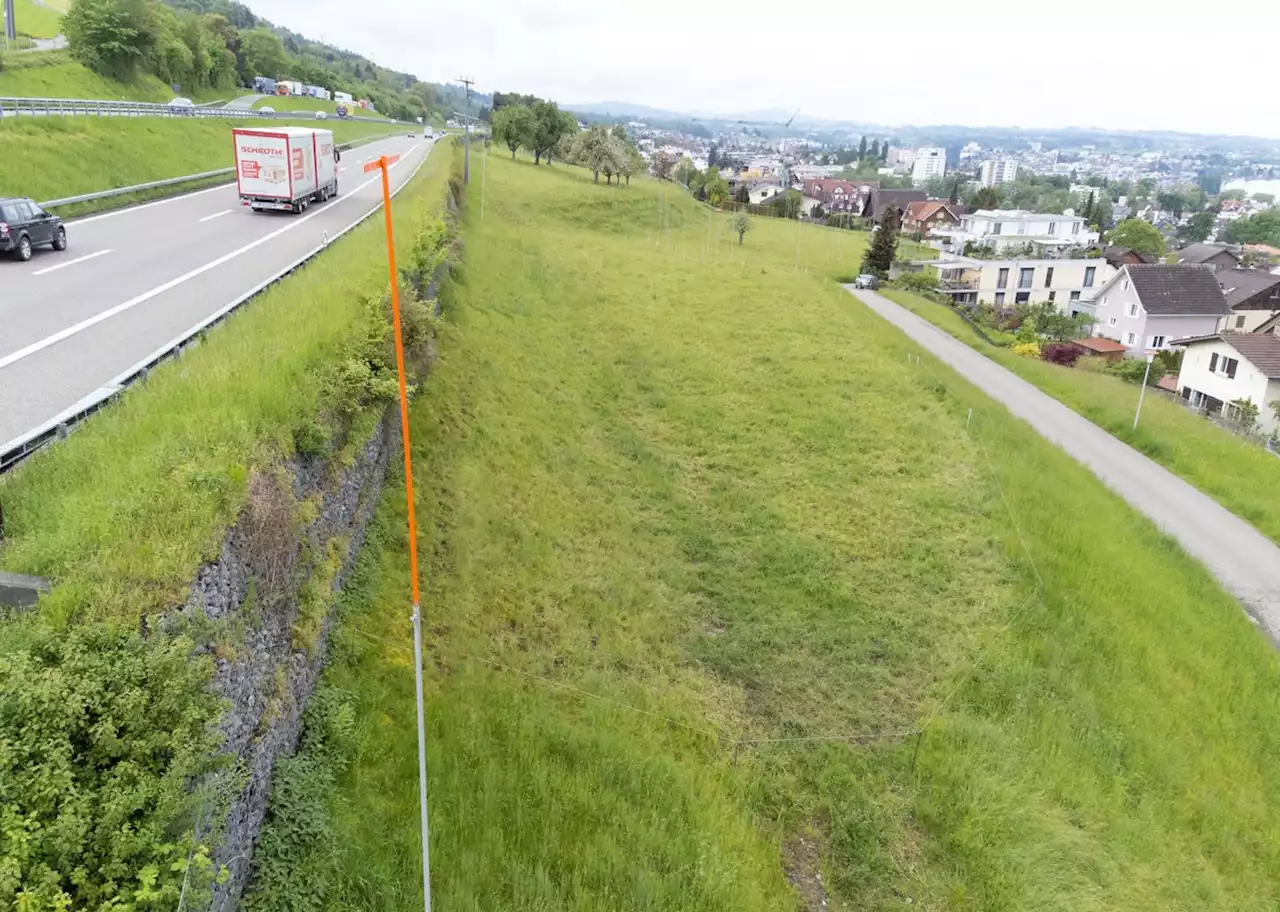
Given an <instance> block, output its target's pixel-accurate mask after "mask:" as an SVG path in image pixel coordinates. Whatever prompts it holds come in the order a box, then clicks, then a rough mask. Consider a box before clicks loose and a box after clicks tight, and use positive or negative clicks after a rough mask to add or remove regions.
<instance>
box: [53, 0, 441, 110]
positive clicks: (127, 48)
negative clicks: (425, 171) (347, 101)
mask: <svg viewBox="0 0 1280 912" xmlns="http://www.w3.org/2000/svg"><path fill="white" fill-rule="evenodd" d="M63 32H64V33H65V34H66V36H67V42H68V45H69V47H70V49H71V53H72V55H73V56H74V57H75V58H76V59H77V60H79V61H80V62H81V63H83V64H84V65H85V66H87V67H89V69H91V70H94V71H95V72H97V73H100V74H102V75H104V76H107V77H109V78H112V79H115V80H118V81H120V82H133V81H135V80H136V79H137V78H138V77H139V76H140V75H144V74H146V75H152V76H156V77H158V78H159V79H160V80H161V81H163V82H166V83H169V84H172V85H177V86H180V87H181V91H183V92H185V93H188V94H196V93H199V92H201V91H231V90H233V89H235V88H237V87H247V86H251V85H253V80H254V77H256V76H266V77H269V78H271V79H292V80H296V81H298V82H302V83H305V84H307V85H319V86H323V87H324V88H326V89H329V90H331V91H344V92H349V93H350V94H351V95H352V96H353V97H357V98H367V99H368V100H369V101H371V102H372V103H373V105H374V107H375V108H377V110H379V111H381V112H382V113H384V114H387V115H389V116H391V117H395V118H398V119H403V120H413V119H415V118H417V117H422V118H424V119H432V118H435V119H439V118H442V117H445V116H448V115H449V114H451V112H452V111H453V110H454V108H455V107H457V108H459V109H460V108H461V105H462V104H463V103H464V99H463V98H462V97H461V90H460V89H457V88H456V87H454V86H437V85H433V84H431V83H425V82H421V81H419V80H418V79H417V77H415V76H413V75H411V74H408V73H399V72H396V71H394V70H388V69H385V68H383V67H379V66H377V65H375V64H373V63H372V62H370V61H369V60H367V59H365V58H364V57H361V56H360V55H358V54H354V53H351V52H349V51H343V50H340V49H338V48H334V47H331V46H329V45H327V44H322V43H320V42H316V41H311V40H309V39H307V38H305V37H303V36H301V35H298V34H296V33H294V32H291V31H289V30H288V29H283V28H279V27H276V26H273V25H272V24H271V23H270V22H268V21H267V20H265V19H261V18H259V17H257V16H256V15H254V13H253V12H252V11H251V10H250V9H249V8H248V7H246V6H244V5H243V4H240V3H235V2H230V0H171V4H165V3H161V2H159V0H72V3H71V8H70V9H69V10H68V12H67V14H66V16H65V17H64V19H63ZM455 95H456V96H458V97H454V96H455Z"/></svg>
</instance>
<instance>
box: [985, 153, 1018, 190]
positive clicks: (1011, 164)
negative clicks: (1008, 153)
mask: <svg viewBox="0 0 1280 912" xmlns="http://www.w3.org/2000/svg"><path fill="white" fill-rule="evenodd" d="M1017 177H1018V162H1017V159H1013V158H989V159H987V160H986V161H984V162H983V163H982V167H981V168H979V170H978V181H979V183H981V184H982V186H984V187H995V186H997V185H998V184H1008V183H1010V182H1012V181H1014V180H1016V179H1017Z"/></svg>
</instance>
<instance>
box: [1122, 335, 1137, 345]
mask: <svg viewBox="0 0 1280 912" xmlns="http://www.w3.org/2000/svg"><path fill="white" fill-rule="evenodd" d="M1124 344H1125V345H1137V344H1138V337H1137V336H1135V335H1134V334H1133V333H1125V334H1124Z"/></svg>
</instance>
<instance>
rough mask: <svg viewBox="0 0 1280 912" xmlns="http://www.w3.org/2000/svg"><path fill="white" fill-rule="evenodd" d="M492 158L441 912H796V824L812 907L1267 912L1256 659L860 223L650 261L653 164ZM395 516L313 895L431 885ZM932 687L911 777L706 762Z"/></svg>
mask: <svg viewBox="0 0 1280 912" xmlns="http://www.w3.org/2000/svg"><path fill="white" fill-rule="evenodd" d="M488 169H489V173H488V175H487V182H488V187H487V202H486V216H485V218H484V219H483V220H480V219H479V218H478V217H477V209H478V207H477V206H476V202H477V200H476V199H475V191H476V189H477V188H476V186H475V184H474V183H473V185H472V194H473V195H472V202H471V209H470V212H471V214H470V217H469V227H468V245H467V256H468V261H467V268H466V275H467V277H468V278H467V282H466V284H465V285H464V286H463V288H462V291H461V294H460V298H459V300H458V301H457V302H456V304H455V306H454V307H453V308H452V309H451V311H450V312H449V313H448V317H449V319H450V320H451V322H452V325H453V329H452V331H451V332H450V333H449V335H448V337H447V338H446V339H445V340H444V343H443V345H444V351H445V357H444V359H443V360H442V361H441V362H440V363H439V364H438V365H437V368H436V373H435V375H434V376H433V378H432V380H431V382H430V384H429V387H428V393H427V395H425V396H423V397H421V398H420V399H419V400H418V401H417V402H416V404H415V406H414V412H415V414H414V433H415V435H416V436H415V455H416V459H417V473H416V477H417V482H418V486H419V492H420V507H419V514H418V515H419V523H420V528H421V552H422V556H423V562H424V563H423V578H424V582H425V586H426V590H425V593H424V600H425V607H426V613H427V621H426V628H427V641H428V658H429V669H428V688H429V691H428V692H429V705H428V713H429V719H430V728H431V731H430V735H429V739H430V740H429V745H430V747H429V750H430V761H429V762H430V768H431V772H432V777H433V778H432V784H431V788H432V813H433V816H432V826H433V835H434V839H433V853H432V862H433V867H434V871H435V890H436V894H437V901H438V902H439V903H440V904H441V906H442V907H445V906H447V907H448V908H456V909H491V908H493V909H496V908H512V909H514V908H520V909H574V910H596V909H599V910H619V909H655V910H656V909H728V908H732V909H789V908H794V905H795V900H794V899H791V898H789V897H788V896H787V895H786V891H785V887H784V886H783V883H782V880H781V876H780V867H781V866H780V865H779V863H778V861H779V847H780V845H781V846H782V849H781V854H782V856H783V858H784V859H789V860H790V863H792V865H793V866H796V865H795V864H794V863H795V859H796V857H797V855H798V856H799V857H801V858H802V859H803V858H804V857H805V855H806V853H805V852H804V851H799V852H797V851H796V849H795V846H796V845H797V843H796V842H794V840H793V837H794V836H795V835H796V834H806V835H807V836H808V838H809V839H810V840H811V843H810V844H816V845H817V846H818V851H819V853H820V855H821V860H822V869H823V873H824V876H825V882H826V884H827V885H828V887H829V888H830V889H831V890H833V891H834V894H835V902H834V905H833V907H834V908H845V909H864V908H865V909H873V908H875V909H879V908H901V907H902V906H903V905H904V904H905V903H906V902H907V901H908V899H909V900H910V901H911V902H912V903H913V907H914V908H923V909H972V910H1025V909H1032V908H1034V909H1052V910H1063V912H1067V910H1071V912H1079V910H1104V909H1105V910H1140V909H1141V910H1157V909H1160V910H1166V909H1222V910H1245V909H1250V910H1253V909H1256V910H1263V909H1271V908H1273V906H1274V902H1275V896H1276V893H1277V890H1278V889H1280V814H1278V811H1280V808H1278V806H1277V803H1278V802H1280V769H1278V768H1277V767H1276V764H1275V763H1274V757H1275V755H1276V752H1277V750H1278V749H1280V670H1278V669H1277V663H1276V657H1275V655H1274V653H1273V651H1272V649H1271V648H1270V647H1269V646H1268V645H1267V644H1266V643H1264V642H1263V640H1262V639H1261V638H1260V637H1259V636H1258V635H1257V633H1256V631H1254V630H1253V629H1252V628H1251V626H1250V625H1249V623H1248V622H1247V620H1246V619H1245V617H1244V615H1243V613H1242V612H1241V611H1240V609H1239V607H1238V606H1237V605H1236V604H1235V603H1234V602H1233V601H1232V600H1231V599H1230V598H1229V597H1227V596H1226V595H1225V594H1224V593H1223V592H1222V591H1221V590H1220V589H1219V588H1218V587H1217V586H1216V585H1215V584H1214V583H1213V582H1212V580H1211V579H1209V578H1208V577H1207V575H1206V574H1205V572H1204V571H1203V570H1202V569H1201V568H1200V567H1199V566H1198V565H1196V564H1195V563H1193V562H1192V561H1190V560H1189V559H1188V558H1186V556H1185V555H1183V554H1182V553H1181V552H1180V551H1179V550H1178V549H1177V548H1176V547H1175V546H1174V545H1173V544H1171V543H1170V542H1169V540H1167V539H1166V538H1164V537H1163V536H1161V535H1160V534H1159V533H1158V532H1157V531H1156V530H1155V529H1154V528H1153V527H1152V526H1151V525H1150V524H1149V523H1148V522H1146V521H1145V520H1143V519H1142V518H1140V517H1138V516H1137V515H1135V514H1134V513H1133V512H1132V511H1130V510H1129V509H1128V508H1127V507H1126V506H1124V505H1123V504H1122V503H1121V502H1120V501H1119V500H1118V499H1117V498H1115V497H1114V496H1113V495H1111V494H1110V493H1109V492H1107V491H1106V490H1105V489H1104V488H1103V487H1102V486H1101V485H1100V484H1099V483H1098V482H1097V481H1096V480H1095V479H1094V478H1093V477H1092V476H1091V475H1089V474H1088V473H1087V472H1086V471H1085V470H1084V469H1082V468H1080V467H1079V466H1077V465H1076V464H1075V463H1073V462H1072V461H1070V460H1069V459H1068V458H1067V457H1066V456H1065V455H1064V454H1062V453H1061V452H1060V451H1059V450H1057V449H1056V448H1054V447H1053V446H1051V445H1049V444H1047V443H1045V442H1044V441H1042V440H1041V439H1040V438H1039V437H1037V436H1036V435H1035V434H1034V432H1032V431H1031V430H1030V429H1029V428H1028V427H1027V426H1026V425H1025V424H1023V423H1021V422H1018V421H1016V420H1014V419H1012V418H1011V417H1010V416H1009V415H1008V413H1007V412H1006V411H1005V410H1004V409H1002V408H1000V407H998V406H996V405H994V404H993V403H992V402H991V401H990V400H989V399H986V398H985V397H983V396H981V395H980V394H978V393H977V392H976V391H974V390H973V389H972V388H970V387H968V386H967V385H965V384H964V383H962V382H960V381H959V380H958V379H956V378H955V377H953V376H952V375H951V374H950V373H949V372H947V371H946V370H945V369H943V368H941V367H940V366H937V365H935V364H933V363H931V362H930V361H929V360H928V359H926V360H925V365H926V367H925V368H919V367H914V368H913V367H909V366H908V365H907V359H906V353H907V352H908V351H910V350H911V348H910V347H909V344H908V343H907V341H906V340H905V339H904V338H903V337H902V336H901V335H900V334H899V333H897V332H896V331H894V330H892V329H891V328H890V327H888V326H887V324H884V323H883V322H881V321H879V320H878V319H876V318H875V317H874V316H873V315H871V314H870V313H869V312H868V311H866V310H864V309H863V308H861V307H860V306H859V305H858V304H857V303H856V301H854V300H853V299H852V298H850V297H849V296H848V295H847V294H846V293H845V292H843V291H842V290H840V289H839V288H837V287H835V286H834V285H833V284H831V283H830V282H829V281H826V280H825V278H823V275H824V274H826V273H827V272H834V271H844V264H845V263H848V262H852V263H856V261H857V254H858V252H859V251H857V250H855V249H853V248H854V247H855V246H857V245H858V244H860V238H858V237H856V236H849V235H845V236H839V235H836V236H835V240H834V241H831V240H829V239H828V235H827V234H826V233H821V234H819V233H817V232H814V233H811V234H803V233H802V234H800V235H798V237H800V239H801V242H802V248H801V254H800V260H801V263H802V267H803V265H808V266H810V267H811V268H812V269H813V273H816V274H809V275H806V274H805V273H804V272H803V271H802V272H800V273H799V274H797V272H796V271H795V268H794V261H795V256H796V254H795V243H796V238H797V235H796V234H795V228H794V227H793V226H790V225H785V224H782V223H778V222H771V221H768V220H757V221H756V229H755V230H754V231H752V232H751V233H750V234H749V235H748V236H747V245H746V247H745V248H742V249H739V248H738V247H737V246H736V245H735V244H733V243H732V242H731V241H730V240H729V239H728V236H727V232H726V231H725V226H724V220H723V217H721V216H716V217H713V218H711V219H710V220H708V216H707V214H706V213H705V212H704V211H703V210H700V209H698V208H697V207H695V206H694V205H693V204H692V203H691V202H689V201H688V200H687V198H682V197H679V196H674V197H672V198H673V199H674V200H675V209H674V212H673V215H672V222H673V225H674V226H675V228H674V230H673V231H672V234H671V236H670V240H669V242H668V240H667V238H666V236H665V233H659V232H656V231H655V230H654V229H655V227H656V224H657V223H658V213H659V212H660V211H661V209H662V203H661V194H662V190H661V189H660V188H658V187H657V186H656V185H654V184H652V183H649V182H637V183H636V186H633V187H632V188H630V190H623V191H610V190H607V189H605V188H604V187H603V186H600V187H594V186H592V185H591V184H590V183H589V181H587V180H586V179H585V178H584V176H583V175H582V174H581V173H576V172H573V171H570V170H567V169H564V168H562V167H557V168H555V169H547V168H540V169H535V168H533V167H531V166H530V165H529V164H528V163H526V162H519V163H515V164H513V163H510V162H508V161H505V160H503V159H501V158H500V157H497V156H495V157H494V158H493V159H491V160H490V162H489V163H488ZM473 173H474V172H473ZM842 244H845V245H848V246H844V247H841V245H842ZM970 408H972V409H973V410H974V412H973V420H972V423H969V422H968V420H967V419H968V410H969V409H970ZM402 518H403V497H402V495H400V494H399V493H398V492H397V491H396V490H395V488H394V487H393V488H392V489H391V491H390V493H389V494H388V496H387V497H386V498H385V499H384V503H383V506H382V509H381V513H380V517H379V523H378V527H377V530H376V533H375V535H374V537H373V539H372V544H371V546H370V547H369V549H368V550H367V551H366V553H365V554H364V555H363V557H362V570H361V574H362V575H361V577H360V581H361V584H362V585H360V586H358V587H357V589H358V591H357V592H356V593H355V594H354V596H353V598H352V600H351V602H350V603H349V604H348V605H347V608H346V614H345V619H344V622H343V624H342V626H341V628H340V629H339V631H338V632H337V633H336V635H335V659H334V661H333V662H332V663H331V666H330V669H329V670H328V671H327V672H326V678H325V683H326V687H327V688H330V689H331V690H333V691H336V692H338V693H340V694H345V695H346V699H348V700H350V704H351V705H350V706H349V707H348V709H349V711H347V712H344V714H343V715H342V717H341V718H342V723H341V725H340V726H338V727H339V728H341V730H342V731H343V732H345V734H343V735H341V737H338V736H333V737H331V738H330V740H331V741H334V742H335V743H338V744H340V745H341V746H342V749H343V750H345V751H347V752H348V754H349V756H350V759H351V761H352V763H353V766H352V767H351V768H350V769H349V770H348V771H347V772H346V773H345V774H344V775H343V776H342V778H341V780H340V783H339V786H338V787H337V788H336V789H334V790H332V791H331V792H330V793H329V795H328V811H329V814H330V815H331V820H332V827H333V832H332V840H331V842H323V841H322V844H321V845H319V846H318V847H315V848H314V851H313V852H312V853H311V855H310V856H308V858H307V859H306V860H305V862H299V864H298V865H297V867H296V868H295V876H297V877H299V878H300V879H304V880H305V881H306V884H307V885H308V886H304V887H302V888H301V889H302V890H303V892H307V891H308V890H312V891H313V890H315V889H321V887H320V886H318V885H323V888H324V889H327V890H328V891H329V892H328V903H327V905H325V906H324V908H327V909H360V910H365V909H368V910H373V909H378V910H389V912H395V910H411V909H414V908H417V907H419V905H420V899H419V896H418V892H417V891H416V890H415V889H414V887H413V884H414V883H415V881H416V880H417V877H418V873H417V862H418V848H417V838H418V837H417V833H418V830H417V817H416V814H417V811H416V800H415V760H414V751H415V743H414V735H413V731H414V723H413V699H412V684H413V673H412V665H411V655H412V654H411V652H410V651H409V642H410V640H409V628H408V625H407V623H406V614H407V608H406V605H407V603H408V589H407V581H406V572H407V571H406V561H405V559H404V550H405V543H404V540H403V534H402V532H401V531H400V530H401V528H402ZM1024 537H1025V539H1024ZM1024 540H1025V548H1026V549H1027V550H1025V551H1024V545H1023V544H1022V542H1023V541H1024ZM1040 577H1042V578H1043V591H1042V593H1040V590H1038V589H1037V586H1036V580H1037V578H1040ZM1038 593H1040V594H1038ZM494 663H497V664H496V665H495V664H494ZM503 668H510V669H514V670H501V669H503ZM533 676H536V677H533ZM549 682H554V684H553V683H549ZM566 688H577V690H575V689H566ZM955 688H958V689H955ZM581 691H586V692H590V693H592V694H596V695H599V696H600V697H602V698H603V699H599V700H597V699H592V698H587V697H584V696H583V695H582V693H581ZM953 692H954V694H955V698H954V699H953V700H951V701H950V702H949V703H947V704H946V706H945V708H944V709H943V711H942V712H941V714H940V715H939V716H938V718H937V720H936V722H935V724H934V725H933V726H931V727H930V729H929V734H928V735H927V736H926V737H925V738H924V740H923V743H922V746H921V750H920V753H919V762H918V765H917V766H916V767H915V768H914V770H913V769H912V767H911V764H910V759H911V742H906V743H902V742H899V741H895V740H888V741H884V742H880V743H878V744H872V745H864V746H857V745H852V744H845V743H841V742H817V743H803V742H800V743H772V744H765V745H759V746H756V747H744V748H742V749H741V750H740V751H735V750H734V749H732V747H731V746H730V743H731V741H732V740H734V739H739V738H784V739H785V738H805V737H813V736H820V735H825V734H830V733H842V734H847V733H854V732H872V731H878V730H886V729H897V728H900V727H907V728H910V727H912V726H915V725H917V724H919V722H920V721H921V719H922V718H924V717H925V716H927V715H928V714H929V713H930V712H931V711H932V710H933V709H934V708H936V707H937V706H938V705H939V704H940V702H941V699H942V697H943V695H945V694H949V693H953ZM606 701H609V702H606ZM628 706H630V707H636V708H637V710H639V711H632V710H629V709H627V708H626V707H628ZM644 713H651V714H652V715H647V714H644ZM664 718H665V719H669V720H672V721H671V723H670V724H668V723H664V722H663V721H662V719H664ZM680 725H687V726H691V727H692V729H690V728H683V727H679V726H680ZM699 732H707V733H708V734H705V735H704V734H699ZM313 735H314V733H313ZM735 760H736V762H735ZM302 762H304V763H305V762H307V757H306V756H304V758H303V761H302ZM305 820H307V821H309V822H311V823H314V822H315V820H316V818H312V817H305ZM798 868H799V869H800V870H801V871H802V872H803V871H806V870H807V869H806V865H805V864H804V863H803V861H802V862H801V863H799V865H798ZM807 873H808V878H807V883H808V884H809V888H808V889H807V890H806V891H805V892H806V895H807V896H810V897H812V895H813V893H814V891H813V889H812V884H813V880H812V874H813V871H812V870H807ZM271 886H272V888H273V891H272V893H271V895H272V896H273V897H275V901H276V905H271V904H270V902H264V901H263V897H262V896H259V897H258V901H259V902H263V903H264V904H262V905H257V906H253V908H266V909H271V908H287V907H288V906H287V900H288V896H289V895H290V894H289V892H288V891H289V889H290V888H289V887H287V886H284V885H279V884H272V885H271ZM277 888H278V889H277ZM308 895H314V893H308ZM281 903H286V905H281ZM809 907H810V908H817V905H816V903H814V904H811V905H810V906H809Z"/></svg>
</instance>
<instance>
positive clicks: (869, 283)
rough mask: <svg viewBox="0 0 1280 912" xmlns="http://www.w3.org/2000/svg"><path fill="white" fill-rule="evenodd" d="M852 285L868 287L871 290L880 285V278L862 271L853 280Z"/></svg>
mask: <svg viewBox="0 0 1280 912" xmlns="http://www.w3.org/2000/svg"><path fill="white" fill-rule="evenodd" d="M853 287H854V288H869V289H871V290H872V291H875V290H876V289H877V288H879V287H880V279H879V278H877V277H876V276H875V275H873V274H871V273H869V272H864V273H862V274H861V275H860V276H858V277H857V278H856V279H854V280H853Z"/></svg>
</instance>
